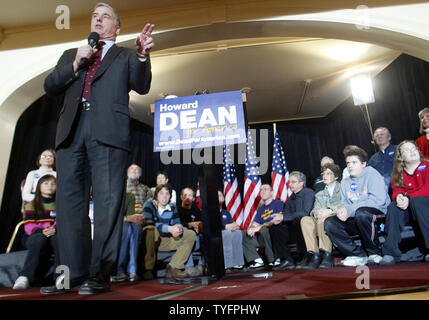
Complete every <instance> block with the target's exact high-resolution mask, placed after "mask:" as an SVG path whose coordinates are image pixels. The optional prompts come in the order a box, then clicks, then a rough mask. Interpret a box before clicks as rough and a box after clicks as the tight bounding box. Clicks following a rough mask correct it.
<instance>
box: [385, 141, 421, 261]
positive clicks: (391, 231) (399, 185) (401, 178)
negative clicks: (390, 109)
mask: <svg viewBox="0 0 429 320" xmlns="http://www.w3.org/2000/svg"><path fill="white" fill-rule="evenodd" d="M392 189H393V194H392V199H393V201H394V202H392V203H391V204H390V205H389V207H388V209H387V216H386V232H387V238H386V241H385V242H384V245H383V255H384V256H383V259H382V260H381V262H380V264H383V265H390V264H395V263H396V262H399V261H400V260H401V255H402V253H401V250H400V249H399V243H400V241H401V227H402V226H404V225H406V224H409V223H410V222H414V223H411V225H412V226H413V227H414V231H415V234H416V235H418V236H420V234H421V235H422V236H423V239H424V244H425V246H426V249H428V248H429V214H428V210H429V209H428V208H429V162H428V161H425V159H424V157H423V156H422V154H421V152H420V151H419V148H418V147H417V144H416V143H415V142H414V141H411V140H405V141H402V142H401V143H400V144H399V145H398V148H397V149H396V153H395V160H394V164H393V172H392ZM416 224H417V225H418V228H416V227H417V225H416ZM425 261H426V262H429V255H428V254H427V255H426V257H425Z"/></svg>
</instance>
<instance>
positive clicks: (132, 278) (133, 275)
mask: <svg viewBox="0 0 429 320" xmlns="http://www.w3.org/2000/svg"><path fill="white" fill-rule="evenodd" d="M129 279H130V281H131V282H134V281H139V280H140V277H139V275H138V274H137V273H131V272H130V277H129Z"/></svg>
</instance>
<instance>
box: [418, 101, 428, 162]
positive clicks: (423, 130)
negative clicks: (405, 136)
mask: <svg viewBox="0 0 429 320" xmlns="http://www.w3.org/2000/svg"><path fill="white" fill-rule="evenodd" d="M419 120H420V130H419V132H420V134H422V136H421V137H420V138H417V140H416V144H417V146H418V147H419V149H420V152H421V153H422V156H423V157H424V158H425V159H429V107H426V108H424V109H422V110H420V112H419Z"/></svg>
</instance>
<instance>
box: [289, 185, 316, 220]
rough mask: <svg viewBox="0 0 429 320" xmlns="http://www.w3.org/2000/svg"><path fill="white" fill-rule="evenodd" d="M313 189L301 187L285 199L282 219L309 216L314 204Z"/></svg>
mask: <svg viewBox="0 0 429 320" xmlns="http://www.w3.org/2000/svg"><path fill="white" fill-rule="evenodd" d="M314 196H315V195H314V191H313V190H311V189H310V188H303V189H302V190H301V191H300V192H298V193H293V194H292V195H291V196H290V197H289V198H288V199H287V201H286V205H285V207H284V209H283V221H292V220H294V219H296V218H299V217H304V216H309V215H310V212H311V210H312V209H313V205H314Z"/></svg>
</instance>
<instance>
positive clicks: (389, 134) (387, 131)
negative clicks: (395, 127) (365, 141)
mask: <svg viewBox="0 0 429 320" xmlns="http://www.w3.org/2000/svg"><path fill="white" fill-rule="evenodd" d="M377 130H384V131H385V132H386V133H387V135H388V136H389V137H391V136H392V134H391V133H390V131H389V129H387V128H385V127H379V128H377V129H375V131H374V134H373V135H372V137H373V139H375V133H376V132H377Z"/></svg>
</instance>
